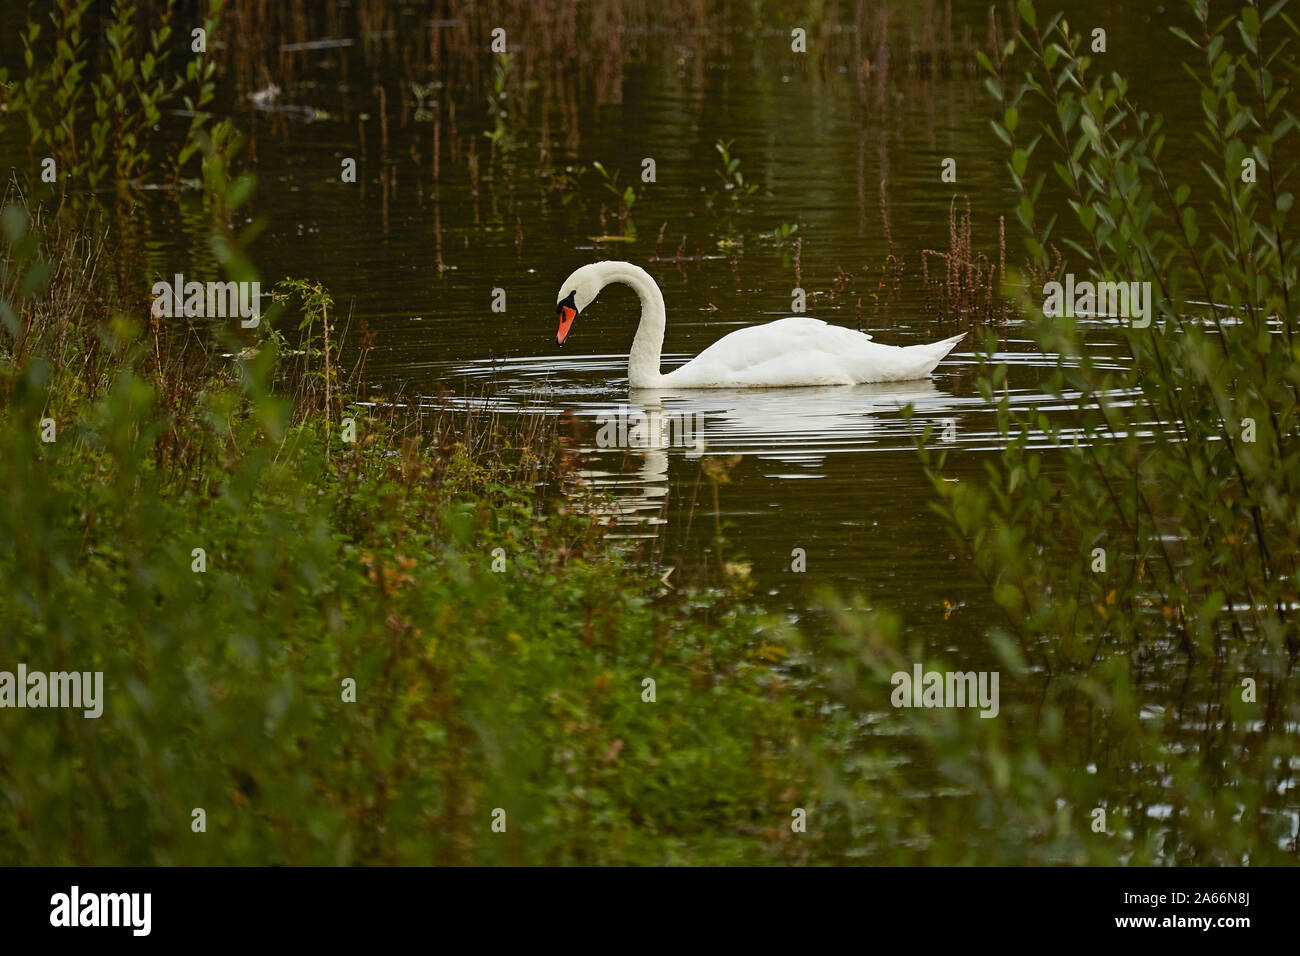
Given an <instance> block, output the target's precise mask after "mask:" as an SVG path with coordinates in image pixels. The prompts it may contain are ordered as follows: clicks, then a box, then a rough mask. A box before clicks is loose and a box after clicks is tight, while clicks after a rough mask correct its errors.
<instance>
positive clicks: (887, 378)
mask: <svg viewBox="0 0 1300 956" xmlns="http://www.w3.org/2000/svg"><path fill="white" fill-rule="evenodd" d="M611 282H621V283H623V284H624V285H629V286H631V287H632V288H633V289H634V290H635V291H636V293H637V295H638V296H639V297H640V299H641V324H640V326H639V327H638V328H637V332H636V338H635V339H633V341H632V351H631V352H630V353H629V354H628V363H627V377H628V384H630V385H631V386H632V387H633V388H736V387H740V388H756V387H777V386H796V385H857V384H866V383H869V382H903V381H910V380H913V379H921V378H925V377H926V376H928V375H929V374H930V373H931V372H932V371H934V368H935V366H936V365H938V364H939V362H940V361H942V360H943V357H944V356H945V355H947V354H948V353H949V352H950V351H952V348H953V346H954V345H956V344H957V343H958V342H959V341H961V339H962V338H963V336H964V333H963V335H957V336H953V337H952V338H950V339H944V340H943V341H942V342H932V343H930V344H927V345H910V346H905V347H899V346H894V345H880V344H878V343H876V342H873V341H871V336H870V335H867V334H866V333H865V332H857V331H855V330H853V329H846V328H843V327H841V326H836V325H827V324H826V323H825V322H823V321H822V320H821V319H811V318H805V317H802V316H794V317H791V318H788V319H777V320H776V321H775V322H768V323H766V324H765V325H755V326H751V327H750V328H746V329H739V330H737V331H735V332H732V333H730V334H729V335H724V336H723V337H722V338H720V339H718V341H716V342H714V343H713V344H712V345H710V346H709V347H708V348H707V349H705V350H704V351H703V352H701V353H700V354H699V355H698V356H696V357H695V358H693V359H691V360H690V361H689V362H687V363H686V364H685V365H683V366H681V367H680V368H676V369H673V370H672V371H671V372H668V373H666V374H665V373H663V372H661V371H660V369H659V357H660V354H661V353H662V351H663V344H664V326H665V323H666V321H667V315H666V312H665V310H664V297H663V295H662V294H661V293H660V292H659V287H658V286H657V285H656V284H655V281H654V279H652V278H651V277H650V274H649V273H648V272H646V271H645V270H644V269H642V268H641V267H639V266H634V265H632V263H630V262H594V263H592V264H591V265H586V266H583V267H582V268H580V269H578V270H577V271H576V272H574V273H573V275H571V276H569V278H568V279H567V280H565V283H564V285H563V286H562V287H561V288H560V297H559V302H558V304H557V306H556V311H557V312H558V313H559V314H560V330H559V332H558V333H557V334H556V341H557V342H558V343H559V344H560V345H563V344H564V340H565V338H566V337H567V336H568V333H569V328H570V327H571V326H572V324H573V320H574V319H575V318H576V317H577V315H578V313H580V312H581V311H582V310H583V309H584V308H586V307H587V305H589V304H590V303H591V301H592V300H593V299H595V298H596V296H597V295H599V294H600V290H601V289H603V288H604V287H605V286H607V285H609V284H610V283H611Z"/></svg>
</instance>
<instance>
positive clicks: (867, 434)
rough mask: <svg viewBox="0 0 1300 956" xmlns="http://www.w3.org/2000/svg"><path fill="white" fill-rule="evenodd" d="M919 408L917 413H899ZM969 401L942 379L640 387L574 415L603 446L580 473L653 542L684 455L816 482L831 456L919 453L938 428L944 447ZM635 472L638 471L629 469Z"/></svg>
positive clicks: (602, 506) (597, 505) (598, 508)
mask: <svg viewBox="0 0 1300 956" xmlns="http://www.w3.org/2000/svg"><path fill="white" fill-rule="evenodd" d="M909 404H910V405H911V406H912V409H913V413H914V417H913V419H912V420H911V421H908V420H907V419H906V418H904V417H903V416H902V415H900V414H899V411H900V409H902V408H903V407H904V406H905V405H909ZM959 404H960V402H959V400H958V399H955V398H954V397H953V396H952V395H951V394H950V393H948V392H944V391H941V390H940V389H939V388H937V387H936V386H935V384H934V382H933V381H931V380H929V379H921V380H919V381H914V382H890V383H884V384H875V385H828V386H816V387H810V388H735V389H731V388H718V389H707V390H705V389H662V388H635V389H631V390H629V392H628V396H627V400H626V401H624V402H619V403H617V404H615V403H599V404H598V403H590V404H584V405H583V406H581V407H578V408H573V409H571V413H572V414H574V415H576V416H578V417H581V418H584V419H589V420H591V422H592V425H593V427H592V428H591V429H590V434H591V435H592V440H593V443H592V444H590V445H587V446H585V447H583V448H582V449H581V451H582V452H583V453H584V454H583V458H584V460H585V461H586V462H587V463H588V467H587V468H586V469H585V470H583V471H581V472H579V474H578V477H579V478H580V479H582V481H583V482H585V484H586V485H587V487H588V488H589V489H590V490H592V491H594V492H596V494H595V495H593V496H592V497H591V498H590V500H589V503H588V507H589V510H590V511H591V512H592V513H593V514H596V515H598V516H600V517H601V518H603V519H605V520H606V521H608V522H609V523H611V524H613V525H615V526H616V527H618V528H619V529H620V532H618V533H616V534H615V535H613V536H615V537H652V536H654V534H655V533H656V531H657V527H658V526H659V525H662V524H664V523H666V519H665V517H664V514H665V509H664V508H663V507H662V505H663V501H664V498H665V497H666V496H667V494H668V469H669V463H670V461H671V460H672V459H673V458H674V457H681V458H687V459H696V460H698V459H699V458H701V457H702V456H703V455H736V454H741V455H753V456H755V457H757V458H758V459H760V460H765V461H772V462H781V463H787V464H790V465H796V466H801V467H802V468H804V469H805V471H803V472H798V471H795V472H792V471H791V470H790V469H788V468H787V469H777V471H776V473H773V474H771V475H769V477H776V478H815V477H818V476H817V474H816V473H815V471H809V470H806V469H809V468H813V469H815V467H816V466H817V465H818V464H819V463H820V462H821V461H822V460H823V459H824V458H825V457H826V456H827V455H829V454H834V453H837V452H847V451H866V450H874V451H880V450H897V449H905V448H911V447H913V445H914V444H915V441H916V438H917V437H918V436H919V435H920V434H921V433H922V431H923V430H924V429H925V426H926V424H927V423H929V424H930V425H931V428H932V434H933V435H934V440H935V441H944V440H951V436H952V435H954V434H955V427H956V413H957V410H958V406H959ZM629 466H630V467H629Z"/></svg>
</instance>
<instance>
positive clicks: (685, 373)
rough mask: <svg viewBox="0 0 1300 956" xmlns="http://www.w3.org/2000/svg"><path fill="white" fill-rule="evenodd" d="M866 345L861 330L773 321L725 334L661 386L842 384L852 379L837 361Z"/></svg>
mask: <svg viewBox="0 0 1300 956" xmlns="http://www.w3.org/2000/svg"><path fill="white" fill-rule="evenodd" d="M870 347H871V336H869V335H867V334H866V333H865V332H857V331H855V330H853V329H846V328H843V327H841V326H838V325H827V324H826V323H825V322H823V321H822V320H821V319H813V318H807V317H804V316H794V317H791V318H788V319H777V320H776V321H775V322H768V323H766V324H765V325H754V326H749V327H747V328H743V329H737V330H736V331H735V332H732V333H730V334H728V335H724V336H723V337H722V338H720V339H718V341H716V342H714V343H713V344H712V345H710V346H709V347H708V348H706V349H705V350H704V351H703V352H701V353H700V354H699V355H698V356H696V357H695V358H694V359H692V360H691V361H690V362H688V363H686V365H683V366H682V367H681V368H679V369H677V370H676V371H673V372H669V373H668V376H669V378H670V381H669V382H666V383H665V384H676V385H707V384H716V383H724V382H734V383H737V384H751V385H769V384H770V385H787V384H827V385H834V384H843V383H845V382H849V381H851V380H852V377H851V374H850V373H848V372H846V370H845V369H844V367H843V365H842V364H841V361H840V360H842V359H843V358H844V357H845V356H846V355H852V354H856V353H860V352H861V351H862V350H863V349H864V348H870Z"/></svg>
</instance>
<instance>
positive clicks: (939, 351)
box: [908, 332, 966, 376]
mask: <svg viewBox="0 0 1300 956" xmlns="http://www.w3.org/2000/svg"><path fill="white" fill-rule="evenodd" d="M965 337H966V333H965V332H962V333H961V334H960V335H954V336H952V338H947V339H941V340H940V341H938V342H929V343H927V344H925V345H913V346H911V347H910V348H909V349H908V351H909V352H910V351H911V350H912V349H915V350H916V352H917V354H918V355H923V356H924V368H922V369H921V370H920V372H921V375H922V376H925V375H929V374H930V373H931V372H933V371H934V370H935V367H936V366H938V364H939V363H940V362H942V361H943V360H944V359H945V358H946V357H947V355H948V353H949V352H951V351H952V350H953V349H954V348H955V347H956V345H957V343H958V342H960V341H961V340H962V339H964V338H965Z"/></svg>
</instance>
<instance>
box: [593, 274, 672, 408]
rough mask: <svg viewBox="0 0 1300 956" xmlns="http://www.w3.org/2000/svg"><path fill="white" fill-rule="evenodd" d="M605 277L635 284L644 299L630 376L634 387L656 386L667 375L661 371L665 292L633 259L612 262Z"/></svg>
mask: <svg viewBox="0 0 1300 956" xmlns="http://www.w3.org/2000/svg"><path fill="white" fill-rule="evenodd" d="M604 279H605V282H606V284H608V283H611V282H621V283H623V284H624V285H629V286H631V287H632V288H633V289H634V290H636V294H637V296H638V297H639V298H640V299H641V324H640V325H639V326H637V330H636V338H635V339H633V340H632V351H631V352H629V353H628V357H627V380H628V384H629V385H630V386H632V388H653V387H655V386H656V385H658V384H659V383H660V380H661V379H662V378H663V375H662V374H661V373H660V371H659V356H660V354H661V353H662V352H663V347H664V325H665V323H666V322H667V314H666V313H665V311H664V297H663V294H662V293H661V292H660V291H659V286H658V285H656V284H655V280H654V279H652V278H651V277H650V273H648V272H646V271H645V270H644V269H642V268H641V267H640V266H634V265H632V264H631V263H630V262H617V263H610V266H609V268H608V269H607V270H606V272H605V275H604Z"/></svg>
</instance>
